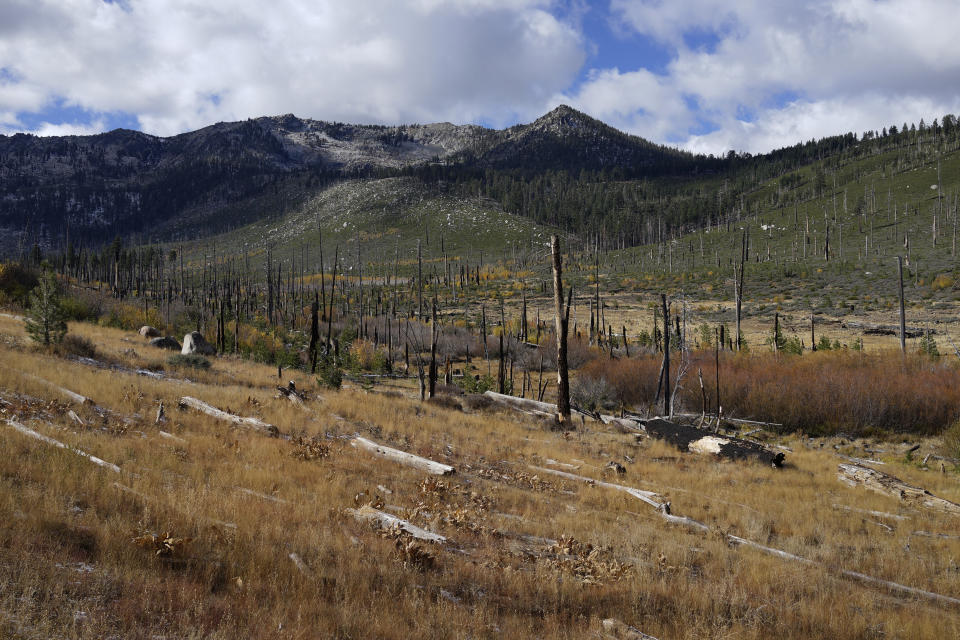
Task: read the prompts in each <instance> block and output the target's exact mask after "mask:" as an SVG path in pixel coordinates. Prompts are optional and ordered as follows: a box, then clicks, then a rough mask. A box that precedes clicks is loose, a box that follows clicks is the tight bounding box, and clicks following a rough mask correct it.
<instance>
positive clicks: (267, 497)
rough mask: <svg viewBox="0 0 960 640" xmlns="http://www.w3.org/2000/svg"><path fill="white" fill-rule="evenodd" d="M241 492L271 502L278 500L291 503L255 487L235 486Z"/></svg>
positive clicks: (277, 501)
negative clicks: (255, 489)
mask: <svg viewBox="0 0 960 640" xmlns="http://www.w3.org/2000/svg"><path fill="white" fill-rule="evenodd" d="M234 488H235V489H236V490H237V491H239V492H240V493H245V494H247V495H248V496H253V497H255V498H260V499H261V500H269V501H270V502H276V503H277V504H289V503H288V502H287V501H286V500H284V499H283V498H278V497H276V496H271V495H270V494H268V493H261V492H259V491H254V490H253V489H247V488H246V487H234Z"/></svg>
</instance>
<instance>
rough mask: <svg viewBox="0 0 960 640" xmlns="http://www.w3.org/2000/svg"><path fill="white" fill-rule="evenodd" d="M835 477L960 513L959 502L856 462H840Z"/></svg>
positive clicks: (944, 510) (917, 502)
mask: <svg viewBox="0 0 960 640" xmlns="http://www.w3.org/2000/svg"><path fill="white" fill-rule="evenodd" d="M837 478H838V479H839V480H840V481H841V482H843V483H844V484H847V485H849V486H851V487H855V486H857V485H863V486H864V487H866V488H867V489H870V490H871V491H875V492H877V493H882V494H884V495H888V496H893V497H894V498H897V499H898V500H901V501H903V502H906V503H907V504H910V505H913V506H921V507H927V508H929V509H935V510H937V511H943V512H945V513H951V514H953V515H960V504H956V503H955V502H950V501H949V500H945V499H944V498H938V497H937V496H935V495H933V494H932V493H930V492H929V491H927V490H926V489H923V488H921V487H915V486H913V485H911V484H907V483H906V482H904V481H903V480H900V479H899V478H895V477H893V476H891V475H888V474H886V473H883V472H882V471H877V470H876V469H870V468H868V467H864V466H861V465H857V464H840V465H838V467H837Z"/></svg>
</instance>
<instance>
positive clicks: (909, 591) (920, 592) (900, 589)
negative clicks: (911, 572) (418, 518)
mask: <svg viewBox="0 0 960 640" xmlns="http://www.w3.org/2000/svg"><path fill="white" fill-rule="evenodd" d="M727 539H728V540H729V541H730V542H732V543H734V544H739V545H744V546H747V547H750V548H752V549H756V550H758V551H762V552H764V553H767V554H769V555H773V556H777V557H778V558H783V559H785V560H793V561H795V562H800V563H802V564H806V565H810V566H816V567H821V568H824V569H826V570H828V571H829V570H830V567H828V566H826V565H823V564H820V563H819V562H816V561H814V560H810V559H809V558H804V557H802V556H798V555H794V554H792V553H789V552H787V551H783V550H781V549H774V548H773V547H768V546H766V545H762V544H760V543H758V542H753V541H752V540H747V539H745V538H740V537H738V536H735V535H732V534H728V535H727ZM838 572H839V573H840V575H842V576H844V577H847V578H851V579H853V580H857V581H859V582H864V583H866V584H871V585H876V586H879V587H884V588H885V589H889V590H890V591H894V592H897V593H901V594H904V595H911V596H919V597H922V598H926V599H928V600H934V601H936V602H942V603H944V604H952V605H960V599H958V598H952V597H950V596H945V595H942V594H940V593H934V592H932V591H925V590H924V589H917V588H916V587H908V586H907V585H904V584H900V583H899V582H891V581H889V580H882V579H880V578H875V577H873V576H869V575H867V574H865V573H860V572H859V571H850V570H848V569H840V570H839V571H838Z"/></svg>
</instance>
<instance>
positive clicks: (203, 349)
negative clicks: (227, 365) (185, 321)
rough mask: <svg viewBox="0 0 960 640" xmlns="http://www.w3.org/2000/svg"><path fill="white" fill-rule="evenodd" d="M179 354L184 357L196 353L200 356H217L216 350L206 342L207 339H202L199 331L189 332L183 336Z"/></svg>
mask: <svg viewBox="0 0 960 640" xmlns="http://www.w3.org/2000/svg"><path fill="white" fill-rule="evenodd" d="M180 353H183V354H185V355H189V354H191V353H198V354H200V355H202V356H214V355H217V350H216V348H214V346H213V345H212V344H210V343H209V342H207V339H206V338H204V337H203V334H202V333H200V332H199V331H191V332H190V333H188V334H187V335H185V336H183V349H181V350H180Z"/></svg>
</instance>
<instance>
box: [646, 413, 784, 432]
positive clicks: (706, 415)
mask: <svg viewBox="0 0 960 640" xmlns="http://www.w3.org/2000/svg"><path fill="white" fill-rule="evenodd" d="M673 416H674V417H675V418H701V417H704V418H706V419H707V420H716V419H717V414H715V413H674V414H673ZM637 417H638V418H639V416H637ZM720 419H721V420H722V421H724V422H732V423H734V424H751V425H752V424H755V425H759V426H761V427H782V426H783V424H782V423H780V422H763V421H761V420H747V419H745V418H730V417H727V416H720ZM750 433H754V431H751V432H750ZM744 435H749V434H744Z"/></svg>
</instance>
